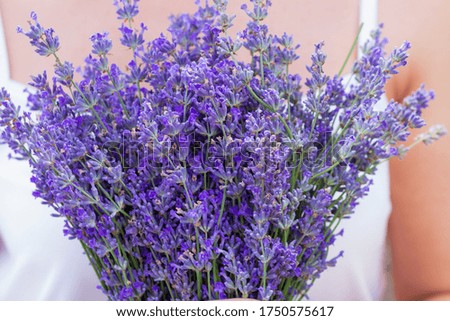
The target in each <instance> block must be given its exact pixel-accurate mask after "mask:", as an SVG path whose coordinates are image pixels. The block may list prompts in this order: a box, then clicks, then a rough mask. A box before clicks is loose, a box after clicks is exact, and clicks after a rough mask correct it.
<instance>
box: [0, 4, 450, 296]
mask: <svg viewBox="0 0 450 321" xmlns="http://www.w3.org/2000/svg"><path fill="white" fill-rule="evenodd" d="M137 2H138V0H133V1H127V0H119V1H115V5H116V6H117V14H118V16H119V19H121V20H122V25H121V27H120V31H121V33H122V38H121V43H122V45H124V46H125V47H127V48H130V49H131V52H132V57H131V59H130V60H131V61H130V63H129V64H128V65H127V66H125V67H122V68H121V67H119V66H117V65H116V64H112V63H110V62H109V61H108V53H109V52H110V50H111V48H112V42H111V41H110V40H109V39H108V36H107V34H106V33H98V34H95V35H93V36H92V37H91V41H92V52H91V53H90V54H89V56H88V57H87V58H86V60H85V62H86V63H85V65H84V66H83V68H82V73H81V74H82V75H81V76H80V77H81V80H80V81H78V80H76V77H74V67H73V65H72V64H71V63H70V62H66V61H62V60H61V59H60V58H59V56H58V54H57V52H58V48H59V46H60V44H59V41H58V37H57V36H55V35H54V31H53V30H52V29H45V28H44V27H42V25H41V24H40V23H39V22H38V20H37V17H36V14H34V13H33V14H32V15H31V18H32V20H31V22H30V27H29V30H27V31H24V30H22V29H19V32H21V33H24V34H25V35H26V36H27V37H29V38H30V40H31V44H32V45H33V46H34V47H35V49H36V52H37V53H38V54H40V55H42V56H51V57H53V58H54V59H55V62H56V63H55V77H54V78H53V79H52V80H51V81H49V80H48V78H47V74H46V73H45V72H44V73H43V74H41V75H39V76H36V77H32V83H31V85H32V86H33V87H34V88H35V90H34V91H33V92H31V93H29V96H28V105H29V106H28V107H30V108H31V110H33V111H32V112H28V111H21V109H20V108H19V107H17V106H15V105H14V103H13V102H11V101H10V99H9V96H8V93H7V92H6V91H5V90H4V89H2V90H1V91H0V102H1V109H0V126H1V128H2V131H1V138H2V140H3V142H6V143H8V144H9V146H10V148H11V149H12V150H13V152H14V153H15V157H17V158H23V159H27V160H28V161H29V164H30V166H31V168H32V173H33V176H32V178H31V181H32V182H33V183H34V184H35V186H36V189H35V192H34V196H36V197H39V198H41V199H42V200H43V203H44V204H47V205H48V206H51V207H52V208H53V209H54V212H55V214H54V215H55V216H59V217H62V218H63V219H64V220H65V222H66V224H65V230H64V233H65V234H66V235H67V236H68V237H69V238H73V239H77V240H79V241H80V243H81V245H82V247H83V249H84V251H85V253H86V255H87V256H88V258H89V259H90V262H91V264H92V267H93V269H94V270H95V272H96V273H97V276H98V278H99V282H100V283H101V288H102V290H103V291H104V293H105V295H107V296H108V298H109V299H111V300H209V299H223V298H232V297H242V298H255V299H261V300H299V299H302V298H304V297H305V295H307V292H308V289H309V288H310V287H311V285H312V284H313V282H314V280H315V279H316V278H318V277H319V276H320V273H321V272H323V271H324V270H325V269H327V268H328V267H330V266H333V265H334V264H335V262H336V260H337V257H328V256H327V251H328V248H329V247H330V246H331V245H332V244H333V242H334V241H335V238H336V237H337V236H338V235H339V234H340V230H339V228H338V226H339V222H340V221H341V220H342V219H343V218H347V217H349V216H350V214H351V213H352V212H353V210H354V208H355V206H356V205H357V203H358V200H359V199H361V198H362V197H363V196H364V195H365V194H366V193H367V192H368V189H369V185H370V183H371V179H370V175H371V174H373V173H374V172H375V171H376V168H377V165H379V164H380V163H381V162H382V161H384V160H387V159H389V158H391V157H394V156H403V155H404V153H405V152H406V151H407V150H408V147H401V146H400V147H399V146H398V144H397V143H398V142H399V141H405V140H406V138H407V136H408V134H409V133H408V130H409V128H419V127H422V126H424V121H423V120H422V118H421V113H422V110H423V109H424V108H425V107H427V105H428V103H429V101H430V100H431V99H432V98H433V93H432V92H430V91H426V90H425V89H424V88H423V87H421V88H420V89H418V90H417V91H416V92H414V93H412V94H411V95H410V96H409V97H408V98H406V99H405V100H404V101H403V103H398V102H395V101H391V102H390V103H389V104H388V105H387V107H386V109H385V110H383V111H379V110H376V109H374V105H375V103H376V102H377V101H378V100H379V99H380V96H381V95H382V94H383V88H384V85H385V82H386V80H387V79H389V78H390V77H391V75H393V74H396V73H397V69H398V68H399V67H400V66H403V65H405V64H406V58H407V50H408V49H409V47H410V45H409V44H408V43H404V44H403V45H402V46H401V47H400V48H398V49H394V50H393V51H392V52H391V53H389V54H386V53H385V52H384V51H383V47H384V45H385V43H386V40H385V39H383V38H382V37H381V35H380V30H376V31H374V32H373V33H372V38H371V39H370V40H369V41H368V42H367V43H366V44H365V45H364V47H363V48H362V50H363V56H362V57H361V59H359V60H358V61H357V62H356V63H355V64H354V65H353V69H352V77H353V79H354V82H353V83H351V84H348V83H346V82H344V81H343V78H342V77H341V76H340V75H335V76H333V77H330V76H328V75H326V74H324V72H323V68H322V67H323V65H324V63H325V58H326V56H325V54H324V53H323V52H322V47H323V44H321V43H320V44H318V45H316V47H315V52H314V54H313V55H312V57H311V64H310V65H309V67H308V68H307V69H308V72H309V75H308V77H307V78H306V81H304V82H302V80H301V77H300V76H299V75H297V74H291V73H289V66H290V65H291V64H292V63H293V62H294V61H295V60H296V59H298V56H297V54H296V49H297V47H298V46H296V45H295V44H294V43H293V40H292V38H291V37H289V36H287V35H286V34H284V35H281V36H273V35H271V34H270V33H269V30H268V28H267V26H266V25H264V24H263V21H264V18H265V17H266V16H267V9H268V7H269V6H270V1H269V0H253V1H252V3H253V8H247V7H246V6H243V10H245V11H246V13H247V14H248V16H249V22H248V24H247V27H246V28H245V29H244V30H243V31H242V32H240V33H239V35H238V37H237V39H236V40H233V39H232V38H231V37H230V36H229V35H228V33H227V30H228V29H229V28H230V27H231V25H232V23H233V16H230V15H228V14H227V13H226V12H225V8H226V2H227V1H225V0H214V1H213V4H212V5H208V4H206V5H204V6H202V5H201V4H199V3H198V10H197V12H196V13H195V14H193V15H188V14H182V15H179V16H176V17H172V18H171V24H170V27H169V29H168V30H169V32H170V34H171V37H170V38H167V37H165V36H163V35H161V36H160V37H158V38H156V39H153V40H152V41H150V42H146V41H145V40H144V32H145V30H146V26H144V25H142V24H141V25H140V26H135V25H133V19H134V17H135V16H136V15H137V14H138V6H137ZM242 46H243V47H244V48H245V49H246V50H248V52H249V53H250V55H251V61H250V62H243V61H239V60H238V59H237V58H236V52H237V51H238V49H239V48H240V47H242ZM302 84H303V86H304V88H302ZM444 132H445V130H444V129H443V128H441V127H433V128H432V129H431V131H430V132H429V133H427V134H424V135H422V136H419V138H418V139H417V142H420V141H423V142H425V143H429V142H431V141H433V140H435V139H437V138H438V137H439V136H441V135H442V134H444Z"/></svg>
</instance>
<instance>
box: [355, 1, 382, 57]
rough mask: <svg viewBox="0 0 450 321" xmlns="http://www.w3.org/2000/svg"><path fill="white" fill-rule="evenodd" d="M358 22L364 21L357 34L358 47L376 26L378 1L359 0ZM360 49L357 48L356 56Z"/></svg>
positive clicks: (359, 53)
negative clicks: (359, 32)
mask: <svg viewBox="0 0 450 321" xmlns="http://www.w3.org/2000/svg"><path fill="white" fill-rule="evenodd" d="M359 23H360V24H361V23H364V27H363V28H362V30H361V34H360V35H359V41H358V42H359V43H358V47H361V45H363V44H364V43H365V41H366V40H367V39H369V37H370V32H371V31H372V30H374V29H376V28H377V27H378V1H377V0H359ZM360 55H361V49H358V57H359V56H360Z"/></svg>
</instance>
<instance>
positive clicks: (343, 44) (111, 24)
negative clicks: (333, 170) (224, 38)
mask: <svg viewBox="0 0 450 321" xmlns="http://www.w3.org/2000/svg"><path fill="white" fill-rule="evenodd" d="M111 2H112V1H110V0H97V1H79V0H65V1H60V0H42V1H39V2H35V1H33V2H31V1H27V0H14V1H13V0H0V10H1V13H2V15H3V20H4V25H5V28H6V37H7V43H8V49H9V53H10V65H11V77H12V78H13V79H15V80H17V81H20V82H22V83H27V82H28V81H29V75H30V74H37V73H40V72H41V71H42V70H43V69H47V70H49V69H51V67H52V63H53V62H52V61H51V59H44V58H42V57H38V56H37V55H36V54H34V52H33V50H32V49H31V47H30V46H29V44H28V43H27V40H26V39H25V37H23V36H18V35H17V34H16V32H15V28H16V25H17V24H21V25H25V21H27V20H28V19H29V12H30V11H31V10H34V11H36V12H37V13H38V15H39V18H40V21H41V22H42V23H43V24H44V25H45V26H52V27H54V29H55V30H56V31H57V33H58V35H59V36H60V40H61V43H62V49H61V51H60V56H61V57H63V58H64V60H68V61H73V62H74V63H75V64H76V65H81V64H82V59H83V57H84V55H85V54H86V53H88V52H89V51H90V43H89V41H88V40H87V39H88V38H89V36H90V35H91V34H93V33H94V32H97V31H103V30H114V31H116V30H117V25H118V21H117V20H115V13H114V8H113V7H112V6H111ZM230 2H231V3H230V5H229V12H234V13H237V14H238V18H237V21H236V28H235V30H238V29H241V28H242V26H243V24H244V22H245V18H244V15H243V14H242V13H241V10H240V9H239V7H240V3H241V1H236V0H231V1H230ZM140 8H141V15H140V16H139V19H138V20H139V21H140V20H141V19H142V20H145V22H146V24H147V25H148V26H149V29H150V30H149V35H148V36H147V39H149V37H150V36H156V35H157V34H159V31H160V30H164V29H165V27H166V26H167V16H168V15H169V14H170V13H180V12H186V11H187V12H193V11H194V9H195V7H194V5H193V1H175V0H171V1H169V0H152V1H141V6H140ZM357 8H358V0H340V1H333V0H321V1H310V0H297V1H274V4H273V7H272V9H271V12H270V15H269V19H268V24H269V25H270V28H271V30H272V32H273V33H277V34H280V33H282V32H284V31H286V32H287V33H290V34H292V35H293V36H294V39H297V40H301V44H302V48H301V49H300V55H301V56H302V58H303V59H301V60H300V61H299V62H298V63H297V64H296V65H295V66H293V67H292V72H301V73H304V66H305V64H307V63H309V60H308V58H309V56H310V54H311V52H312V48H313V44H314V43H316V42H318V41H320V40H324V41H325V43H326V47H325V51H326V52H328V53H329V55H328V56H329V59H328V60H327V64H326V70H327V71H328V72H329V73H336V72H337V71H338V70H339V68H340V66H341V64H342V61H343V60H344V58H345V56H346V53H347V51H348V49H349V47H350V45H351V42H352V40H353V37H354V35H355V34H356V32H357V28H358V11H357ZM448 12H450V2H449V1H445V0H429V1H426V2H425V1H420V0H397V1H388V0H379V20H380V21H382V22H384V23H385V29H384V34H385V35H386V36H387V37H388V38H389V39H390V44H389V46H388V47H389V48H392V47H393V46H394V45H395V46H398V45H400V44H401V43H402V41H403V40H409V41H410V42H411V43H412V45H413V49H412V50H411V51H410V54H411V57H410V59H409V64H408V65H407V66H406V67H405V68H404V69H403V70H402V71H401V73H400V74H399V75H398V76H396V77H394V79H392V80H391V81H390V82H389V83H388V86H387V93H388V96H389V98H393V99H396V100H402V99H403V98H404V97H405V96H406V95H407V94H408V93H409V92H410V91H411V90H414V89H416V88H417V87H418V86H419V85H420V84H421V83H425V84H426V85H427V88H433V89H434V90H435V92H436V96H437V97H436V99H435V101H433V103H432V106H431V107H432V108H431V110H429V111H427V112H426V113H425V119H426V120H427V123H429V124H433V123H443V124H444V125H446V126H447V128H450V108H449V107H448V103H449V102H450V90H449V88H448V76H449V75H450V64H449V63H448V60H447V59H448V57H450V45H449V40H450V22H449V19H448ZM111 36H112V38H113V40H114V43H115V44H118V43H119V41H118V32H114V33H113V34H112V35H111ZM118 47H119V46H117V48H118ZM117 48H116V49H115V51H114V56H113V57H112V59H113V60H115V61H117V62H119V63H120V64H122V65H123V64H124V63H126V62H127V61H128V60H129V57H130V53H129V52H127V51H125V50H119V49H117ZM12 53H14V54H12ZM355 56H356V53H354V55H353V59H354V58H355ZM347 70H348V67H347ZM449 165H450V139H449V138H448V137H446V138H444V139H442V140H441V141H439V142H437V143H435V144H433V145H432V146H427V147H425V146H419V147H417V148H416V149H415V150H413V151H412V152H410V153H409V154H408V156H407V157H406V158H405V159H404V160H402V161H399V160H394V161H392V162H391V165H390V166H391V193H392V202H393V212H392V214H391V218H390V222H389V229H388V233H389V239H390V242H391V247H392V256H393V274H394V286H395V295H396V298H397V299H400V300H440V299H443V300H450V197H448V195H450V184H449V180H450V166H449Z"/></svg>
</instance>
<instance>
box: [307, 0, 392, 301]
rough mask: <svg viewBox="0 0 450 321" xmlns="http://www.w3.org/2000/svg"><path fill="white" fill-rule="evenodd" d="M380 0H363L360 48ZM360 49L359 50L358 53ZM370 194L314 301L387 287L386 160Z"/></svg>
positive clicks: (334, 251)
mask: <svg viewBox="0 0 450 321" xmlns="http://www.w3.org/2000/svg"><path fill="white" fill-rule="evenodd" d="M377 8H378V6H377V0H360V2H359V20H360V23H364V27H363V29H362V30H361V34H360V37H359V47H361V45H362V44H363V43H364V42H365V41H366V40H367V39H368V38H369V36H370V32H371V31H372V30H374V29H376V28H377V25H378V21H377ZM360 55H361V51H360V50H359V51H358V56H360ZM387 104H388V101H387V98H386V96H385V95H383V96H382V97H381V99H380V101H379V102H378V103H377V105H376V106H375V109H378V110H382V109H384V108H385V107H386V105H387ZM372 179H373V185H372V186H371V187H370V192H369V194H368V195H367V196H366V197H364V198H363V199H362V200H361V201H360V204H359V205H358V206H357V208H356V210H355V213H354V214H353V216H352V217H351V218H350V219H348V220H342V221H341V224H340V225H339V227H338V229H341V228H343V229H344V236H342V237H338V238H337V239H336V242H335V244H334V245H333V246H332V247H331V248H330V251H329V257H330V258H332V257H335V256H336V255H338V254H339V252H340V251H341V250H343V251H344V256H343V257H341V258H339V259H338V261H337V264H336V266H335V267H332V268H329V269H327V270H326V271H325V272H323V273H322V275H321V277H320V278H319V279H318V280H317V281H316V282H315V283H314V285H313V287H312V288H311V290H310V291H309V297H310V299H311V300H381V299H382V298H383V296H384V290H385V279H386V275H385V247H386V232H387V224H388V219H389V215H390V213H391V201H390V194H389V164H388V163H387V162H384V163H383V164H381V165H380V166H379V167H378V170H377V172H376V174H375V175H374V176H373V177H372Z"/></svg>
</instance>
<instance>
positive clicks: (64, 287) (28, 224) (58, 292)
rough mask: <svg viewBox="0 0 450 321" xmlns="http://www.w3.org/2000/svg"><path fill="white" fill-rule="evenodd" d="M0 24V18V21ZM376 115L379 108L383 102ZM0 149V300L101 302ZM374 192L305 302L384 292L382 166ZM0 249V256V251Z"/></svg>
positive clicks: (17, 92)
mask: <svg viewBox="0 0 450 321" xmlns="http://www.w3.org/2000/svg"><path fill="white" fill-rule="evenodd" d="M376 9H377V1H376V0H360V20H361V21H362V22H364V28H363V30H362V33H361V36H360V39H361V40H363V39H366V38H367V37H368V32H369V31H370V30H372V29H374V28H375V27H376V21H377V15H376ZM0 18H1V17H0ZM1 86H4V87H6V88H7V89H8V90H9V92H10V94H11V98H12V100H13V101H14V102H16V103H17V104H20V105H22V106H25V99H26V95H25V94H23V90H24V89H25V86H24V85H22V84H19V83H17V82H15V81H12V80H11V79H10V76H9V66H8V56H7V48H6V42H5V39H4V33H3V30H2V23H1V19H0V87H1ZM382 100H383V101H382V102H380V105H379V108H382V107H383V106H385V105H386V104H387V101H386V98H385V97H383V99H382ZM8 153H9V150H8V148H7V146H5V145H0V204H2V205H1V210H0V239H3V242H2V241H1V240H0V300H95V299H99V300H102V299H103V300H104V299H105V296H104V295H103V294H102V293H101V292H100V291H99V290H97V289H96V285H97V284H98V281H97V278H96V276H95V273H94V271H93V270H92V268H91V267H90V266H89V265H88V260H87V258H86V257H85V256H84V255H83V254H82V248H81V246H80V245H79V243H78V242H77V241H69V240H68V239H67V238H66V237H64V236H63V233H62V226H63V222H62V220H61V219H56V218H53V217H51V216H50V214H51V212H52V211H51V210H50V209H49V208H47V207H46V206H44V205H41V204H40V201H39V200H37V199H34V197H33V196H32V195H31V192H32V190H33V184H32V183H30V182H29V178H30V176H31V175H30V170H29V168H28V164H27V162H24V161H22V162H20V161H16V160H8V158H7V154H8ZM373 179H374V185H373V186H372V187H371V191H370V193H369V195H368V196H367V197H365V198H364V199H363V200H362V202H361V204H360V205H359V206H358V208H357V210H356V213H355V215H354V216H353V217H352V218H351V219H350V220H345V221H343V222H342V223H341V227H342V228H344V231H345V232H344V236H343V237H338V239H337V240H336V243H335V245H334V246H333V247H332V248H331V249H330V254H329V255H330V257H333V256H335V255H337V254H338V253H339V252H340V251H341V250H344V257H343V258H340V259H339V261H338V263H337V265H336V267H333V268H330V269H328V270H326V271H325V272H324V273H322V276H321V277H320V279H318V280H317V281H316V283H315V284H314V286H313V287H312V289H311V290H310V292H309V296H310V298H311V299H313V300H379V299H381V298H382V295H383V292H384V268H383V266H384V263H383V262H384V249H385V238H386V230H387V221H388V218H389V213H390V209H391V205H390V198H389V173H388V164H387V163H385V164H383V165H381V166H380V168H379V170H378V172H377V174H376V175H375V176H374V178H373ZM2 243H3V250H2Z"/></svg>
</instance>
